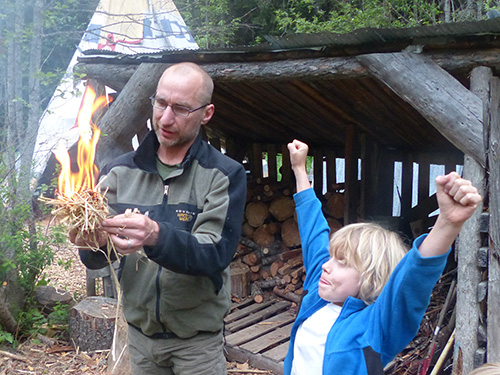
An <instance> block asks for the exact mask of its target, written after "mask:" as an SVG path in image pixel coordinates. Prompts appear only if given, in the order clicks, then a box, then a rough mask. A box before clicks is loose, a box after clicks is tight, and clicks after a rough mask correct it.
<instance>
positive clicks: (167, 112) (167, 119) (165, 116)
mask: <svg viewBox="0 0 500 375" xmlns="http://www.w3.org/2000/svg"><path fill="white" fill-rule="evenodd" d="M174 118H175V113H174V111H173V110H172V107H171V106H169V105H168V106H167V108H165V109H164V110H163V113H162V115H161V118H160V121H161V122H162V123H166V124H168V123H171V122H173V120H174Z"/></svg>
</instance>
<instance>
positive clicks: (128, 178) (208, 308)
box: [80, 132, 246, 338]
mask: <svg viewBox="0 0 500 375" xmlns="http://www.w3.org/2000/svg"><path fill="white" fill-rule="evenodd" d="M158 147H159V143H158V140H157V138H156V135H155V134H154V132H150V133H149V134H148V136H147V137H146V139H145V140H144V141H143V142H142V143H141V145H140V146H139V148H138V149H137V150H136V151H135V152H131V153H128V154H125V155H122V156H121V157H119V158H118V159H117V160H115V161H114V162H112V163H110V164H109V165H107V166H106V167H105V168H104V169H103V170H102V171H101V176H100V181H102V182H101V186H102V189H103V190H106V189H107V193H106V197H107V199H108V203H109V206H110V209H111V211H112V214H118V213H123V212H125V210H126V209H127V208H131V209H134V208H137V209H139V211H140V212H142V213H146V212H147V213H148V215H149V217H150V218H151V219H153V220H155V221H157V222H158V224H159V227H160V233H159V238H158V243H157V245H155V246H151V247H144V249H142V250H140V251H138V252H135V253H134V254H131V255H128V256H125V257H123V258H122V259H121V264H120V274H119V277H120V285H121V288H122V291H123V311H124V314H125V318H126V320H127V321H128V323H129V324H131V325H133V326H134V327H136V328H138V329H139V330H140V331H142V332H143V333H144V334H145V335H148V336H158V335H162V334H164V333H170V332H172V333H174V334H175V335H177V336H179V337H181V338H187V337H192V336H194V335H196V334H197V333H198V332H200V331H205V332H207V331H208V332H217V331H220V330H221V329H222V328H223V318H224V315H225V314H227V312H228V310H229V307H230V297H231V292H230V275H229V263H230V262H231V260H232V258H233V256H234V253H235V251H236V246H237V244H238V240H239V237H240V234H241V224H242V219H243V212H244V205H245V199H246V173H245V170H244V168H243V166H242V165H241V164H240V163H238V162H236V161H234V160H233V159H231V158H229V157H227V156H225V155H223V154H222V153H220V152H219V151H217V150H216V149H215V148H213V147H212V146H210V145H209V144H208V143H206V142H204V141H202V139H201V136H198V138H197V139H196V141H195V143H194V144H193V145H192V146H191V148H190V149H189V151H188V153H187V155H186V157H185V159H184V161H183V162H182V164H181V167H180V169H179V170H176V171H175V172H174V173H173V174H171V175H170V176H169V178H167V179H166V180H165V181H164V180H163V179H162V177H161V176H160V174H159V173H158V170H157V167H156V151H157V149H158ZM80 257H81V259H82V262H83V263H84V264H85V265H86V266H87V267H89V268H101V267H103V266H105V265H106V261H105V259H104V257H103V255H102V254H101V253H98V252H97V253H94V252H89V251H80Z"/></svg>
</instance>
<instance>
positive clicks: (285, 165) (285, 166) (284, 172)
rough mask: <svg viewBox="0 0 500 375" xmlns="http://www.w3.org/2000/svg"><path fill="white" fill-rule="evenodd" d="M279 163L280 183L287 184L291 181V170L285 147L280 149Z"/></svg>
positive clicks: (288, 154) (288, 155)
mask: <svg viewBox="0 0 500 375" xmlns="http://www.w3.org/2000/svg"><path fill="white" fill-rule="evenodd" d="M281 163H282V164H281V181H282V182H283V183H285V184H288V183H290V182H291V181H292V168H291V165H290V153H289V152H288V147H287V145H283V146H282V147H281Z"/></svg>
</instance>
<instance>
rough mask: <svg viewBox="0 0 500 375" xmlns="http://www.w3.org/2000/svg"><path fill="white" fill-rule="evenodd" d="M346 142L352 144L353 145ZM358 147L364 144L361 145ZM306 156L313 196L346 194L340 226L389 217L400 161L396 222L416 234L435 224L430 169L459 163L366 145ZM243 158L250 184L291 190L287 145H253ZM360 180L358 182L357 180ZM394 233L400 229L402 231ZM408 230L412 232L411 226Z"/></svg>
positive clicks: (313, 151)
mask: <svg viewBox="0 0 500 375" xmlns="http://www.w3.org/2000/svg"><path fill="white" fill-rule="evenodd" d="M353 137H354V135H353ZM356 139H359V138H356ZM350 143H352V144H354V142H350ZM361 143H363V141H362V140H361ZM309 151H310V152H309V155H310V156H312V158H313V162H312V172H311V173H310V177H311V180H312V181H313V188H314V191H315V192H316V195H317V196H318V197H322V198H325V199H326V197H327V196H328V193H338V192H339V191H340V192H341V193H342V194H344V200H345V206H344V216H343V221H344V224H347V223H353V222H358V221H361V220H374V219H375V220H377V219H381V218H392V215H393V204H394V195H393V194H394V188H393V181H394V178H395V173H396V171H395V162H400V163H401V164H402V169H401V174H402V186H401V189H400V191H399V198H396V199H399V200H400V205H401V215H400V217H401V218H403V220H404V221H406V222H412V223H414V224H413V226H414V228H411V229H413V230H414V231H415V235H418V234H420V233H423V232H426V231H427V229H428V228H429V227H430V226H431V225H432V224H433V222H434V220H435V218H433V217H431V218H429V217H428V214H429V213H431V212H433V211H435V210H436V209H437V202H436V200H435V198H434V197H433V196H432V197H429V184H430V183H431V181H430V172H431V164H437V165H442V166H444V169H445V171H446V172H449V171H451V170H455V169H456V165H457V164H461V162H462V160H459V159H458V158H456V157H455V156H454V157H452V158H450V157H446V156H442V155H441V156H438V157H437V159H438V160H437V162H436V161H435V160H436V158H435V157H433V156H432V155H428V154H422V155H416V156H415V155H402V154H400V153H395V152H391V151H383V152H382V151H380V149H379V148H378V147H376V146H373V145H371V144H369V143H368V146H367V147H362V148H361V150H354V148H350V149H349V150H346V151H345V154H342V153H340V152H338V153H337V152H336V151H335V150H331V149H325V148H324V147H315V146H314V145H313V146H310V150H309ZM247 156H248V158H247V159H248V161H249V164H250V174H251V176H252V178H253V179H254V180H258V181H266V183H269V184H271V185H276V184H277V183H280V184H283V185H288V186H289V187H290V189H291V190H292V191H294V188H295V183H294V180H293V173H292V172H291V169H290V162H289V155H288V150H287V146H286V145H276V144H257V143H255V144H252V145H251V147H250V149H249V152H248V155H247ZM362 156H363V157H362ZM361 157H362V158H361ZM337 158H341V159H344V163H345V167H344V176H343V180H340V179H339V180H338V179H337V161H336V159H337ZM264 161H265V162H267V168H263V162H264ZM265 162H264V163H265ZM281 163H282V165H281V166H280V164H281ZM414 163H417V164H418V176H414ZM359 165H360V166H361V168H359ZM278 169H279V171H278ZM280 173H281V177H280ZM359 175H360V176H361V178H359V177H358V176H359ZM417 177H418V191H417V194H418V198H417V200H418V205H417V206H415V207H413V200H414V198H413V195H414V192H413V190H414V189H413V180H414V178H417ZM280 178H281V179H280ZM279 179H280V180H279ZM278 180H279V181H278ZM393 221H394V220H393ZM392 229H397V230H400V229H401V228H392ZM406 229H407V230H408V231H410V227H409V226H408V228H406ZM408 234H410V233H408Z"/></svg>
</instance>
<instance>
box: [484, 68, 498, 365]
mask: <svg viewBox="0 0 500 375" xmlns="http://www.w3.org/2000/svg"><path fill="white" fill-rule="evenodd" d="M490 82H491V84H490V99H489V101H488V112H489V119H490V121H489V126H490V129H489V130H490V131H489V132H488V133H489V135H490V136H489V138H490V139H489V140H488V143H487V144H488V155H487V165H488V170H489V172H490V176H489V180H488V185H489V208H490V225H489V250H490V256H489V262H488V310H487V322H488V335H487V340H488V343H487V352H486V356H487V358H488V362H500V308H499V306H500V211H499V210H500V162H499V157H500V124H499V113H498V111H499V103H498V101H499V100H500V80H499V78H498V77H493V78H492V79H491V81H490Z"/></svg>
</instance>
